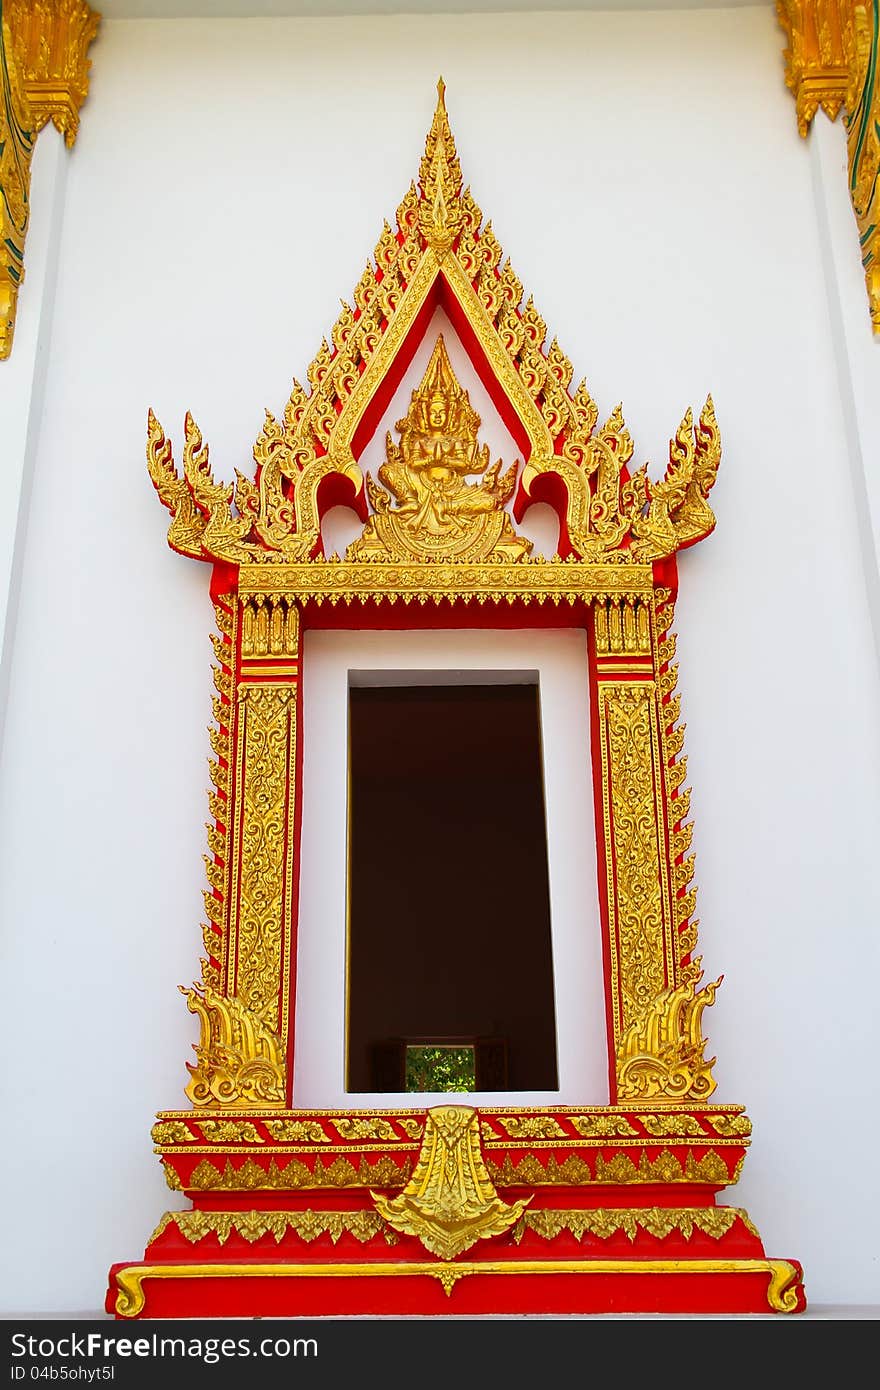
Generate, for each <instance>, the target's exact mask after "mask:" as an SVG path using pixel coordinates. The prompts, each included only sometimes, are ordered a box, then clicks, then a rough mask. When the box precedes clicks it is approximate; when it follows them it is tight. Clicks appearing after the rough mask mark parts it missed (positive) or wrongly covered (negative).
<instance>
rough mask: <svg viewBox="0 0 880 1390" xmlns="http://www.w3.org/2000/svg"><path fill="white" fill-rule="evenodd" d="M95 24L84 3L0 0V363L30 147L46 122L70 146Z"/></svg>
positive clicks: (6, 346)
mask: <svg viewBox="0 0 880 1390" xmlns="http://www.w3.org/2000/svg"><path fill="white" fill-rule="evenodd" d="M99 21H100V15H98V14H96V13H95V12H94V11H93V10H91V9H90V8H89V6H88V5H87V4H85V3H84V0H0V89H2V90H0V360H2V359H4V358H8V357H9V355H10V353H11V351H12V337H13V333H14V330H15V312H16V306H17V300H18V291H19V287H20V286H21V284H22V281H23V280H24V247H25V239H26V237H27V229H28V221H29V213H30V182H31V159H32V155H33V150H34V142H35V140H36V137H37V134H38V132H39V131H40V130H42V128H43V126H44V125H45V124H46V122H47V121H48V120H50V119H51V120H52V122H53V123H54V125H55V126H56V127H57V129H58V130H59V131H60V132H61V134H62V135H63V136H64V141H65V144H66V145H67V146H68V148H69V147H70V146H72V145H73V142H74V140H75V139H76V133H77V130H78V129H79V110H80V107H81V106H82V104H83V102H84V101H85V99H86V96H87V94H88V90H89V78H88V72H89V68H90V67H91V62H90V60H89V58H88V49H89V45H90V44H91V42H92V40H93V39H94V37H95V34H96V33H97V31H98V23H99Z"/></svg>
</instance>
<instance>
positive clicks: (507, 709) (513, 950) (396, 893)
mask: <svg viewBox="0 0 880 1390" xmlns="http://www.w3.org/2000/svg"><path fill="white" fill-rule="evenodd" d="M349 693H350V707H349V738H350V753H349V757H350V763H349V774H350V785H349V979H348V1083H347V1088H348V1090H349V1091H374V1090H375V1091H403V1090H404V1089H405V1084H406V1083H405V1079H404V1078H405V1074H406V1067H405V1061H404V1058H405V1049H406V1046H407V1044H409V1045H410V1046H412V1045H414V1044H418V1045H428V1046H429V1045H431V1044H435V1043H437V1044H444V1045H456V1044H457V1045H463V1046H468V1045H473V1047H474V1048H475V1056H476V1085H475V1089H476V1090H511V1091H528V1090H554V1089H556V1086H557V1063H556V1020H555V1011H554V995H553V964H552V956H551V942H550V905H549V889H548V878H547V835H546V824H545V815H544V791H543V776H542V767H541V740H540V719H539V705H538V687H537V685H536V684H503V685H497V684H496V685H395V686H378V687H375V686H373V687H371V686H353V687H352V688H351V690H350V692H349ZM411 1055H412V1054H411ZM420 1055H421V1054H420ZM445 1055H447V1056H449V1055H452V1054H449V1053H447V1054H445ZM411 1074H412V1068H410V1075H411Z"/></svg>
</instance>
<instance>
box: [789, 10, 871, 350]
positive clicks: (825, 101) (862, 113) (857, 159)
mask: <svg viewBox="0 0 880 1390" xmlns="http://www.w3.org/2000/svg"><path fill="white" fill-rule="evenodd" d="M776 13H777V16H778V18H779V22H780V24H781V25H782V28H783V29H784V30H785V34H786V37H787V39H788V47H787V49H786V51H785V62H786V71H785V82H786V85H787V86H788V88H789V89H790V91H791V92H792V93H793V94H794V98H795V103H796V109H797V122H798V130H799V131H800V133H801V135H803V136H806V135H807V132H808V131H809V128H810V125H811V123H812V120H813V117H814V116H815V114H816V112H817V111H818V109H819V108H820V107H821V108H822V110H823V111H824V112H825V114H826V115H827V116H828V118H829V119H830V120H832V121H833V120H836V118H837V115H838V113H839V112H840V111H841V110H842V111H843V113H844V118H843V119H844V125H845V126H846V132H847V150H848V176H849V189H850V197H851V200H852V205H853V211H854V213H855V216H856V222H857V223H858V228H859V241H860V244H861V252H862V265H863V266H864V271H865V282H866V286H867V290H868V303H869V307H870V312H871V323H872V326H873V329H874V332H875V333H880V72H878V61H880V0H777V3H776Z"/></svg>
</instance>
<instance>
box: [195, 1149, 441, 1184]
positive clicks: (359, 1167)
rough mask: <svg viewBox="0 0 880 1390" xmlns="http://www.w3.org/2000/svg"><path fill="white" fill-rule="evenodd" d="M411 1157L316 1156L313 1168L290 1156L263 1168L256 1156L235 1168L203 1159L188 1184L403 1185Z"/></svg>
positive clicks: (408, 1171) (227, 1162) (409, 1171)
mask: <svg viewBox="0 0 880 1390" xmlns="http://www.w3.org/2000/svg"><path fill="white" fill-rule="evenodd" d="M412 1166H413V1165H412V1160H411V1159H409V1158H406V1159H404V1160H403V1162H402V1163H401V1164H400V1165H398V1164H396V1163H394V1162H393V1161H392V1159H390V1158H387V1157H383V1158H380V1159H378V1160H377V1161H376V1162H375V1163H370V1162H368V1160H367V1159H366V1158H361V1159H360V1161H359V1162H358V1163H357V1164H356V1165H355V1164H354V1163H353V1162H352V1161H351V1160H350V1159H348V1158H334V1159H332V1160H331V1161H329V1162H328V1161H325V1160H322V1159H320V1158H318V1159H316V1161H315V1164H314V1167H312V1168H310V1167H309V1166H308V1164H306V1163H303V1162H302V1160H301V1159H297V1158H291V1159H289V1160H288V1161H287V1162H286V1163H282V1164H279V1163H278V1162H277V1161H276V1160H275V1159H274V1158H272V1159H270V1161H269V1163H268V1165H267V1166H266V1167H265V1168H263V1167H262V1166H261V1165H260V1164H259V1163H255V1162H254V1160H253V1159H251V1158H248V1159H245V1161H244V1163H242V1164H240V1165H239V1166H238V1167H236V1166H235V1165H234V1164H233V1163H232V1161H231V1160H230V1159H227V1160H226V1163H225V1165H224V1166H223V1168H217V1167H216V1166H215V1165H214V1164H213V1163H211V1162H209V1161H208V1160H207V1159H203V1160H202V1162H201V1163H198V1164H197V1165H196V1167H195V1168H194V1169H193V1172H192V1175H191V1177H190V1180H189V1182H188V1184H187V1187H188V1188H189V1189H190V1190H192V1191H194V1192H215V1191H216V1192H257V1191H286V1192H294V1191H299V1190H300V1189H301V1188H305V1187H328V1188H336V1187H403V1186H404V1185H405V1184H406V1183H407V1182H408V1181H409V1179H410V1176H411V1174H412Z"/></svg>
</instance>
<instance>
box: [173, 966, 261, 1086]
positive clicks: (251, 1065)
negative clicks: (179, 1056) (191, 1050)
mask: <svg viewBox="0 0 880 1390" xmlns="http://www.w3.org/2000/svg"><path fill="white" fill-rule="evenodd" d="M180 991H181V993H182V994H183V995H184V996H185V997H186V1003H187V1007H188V1009H189V1011H190V1013H193V1014H198V1017H199V1023H200V1025H201V1035H200V1037H199V1041H198V1042H197V1043H196V1044H195V1045H194V1046H195V1054H196V1064H195V1065H193V1064H192V1063H190V1062H188V1063H187V1070H188V1071H189V1072H190V1075H191V1080H190V1083H189V1085H188V1086H187V1088H186V1094H187V1095H188V1096H189V1098H190V1100H191V1101H192V1103H193V1105H218V1104H219V1105H224V1106H226V1105H228V1106H254V1105H257V1106H268V1105H281V1106H283V1105H284V1099H285V1096H284V1093H285V1085H286V1064H285V1053H284V1044H283V1042H282V1041H281V1039H280V1038H279V1037H278V1035H277V1034H276V1033H273V1032H272V1030H271V1029H270V1028H268V1027H267V1026H266V1024H265V1023H263V1021H262V1020H261V1019H260V1018H259V1016H258V1015H257V1014H255V1013H254V1012H253V1011H252V1010H250V1009H248V1008H246V1007H245V1005H244V1004H243V1003H242V1002H241V1000H240V999H237V998H235V996H230V997H225V996H223V995H220V994H216V993H215V992H214V990H212V989H211V988H210V987H209V986H207V985H206V986H204V988H203V989H202V990H201V991H199V990H198V989H197V988H196V987H193V988H192V989H186V988H185V987H184V986H183V985H181V987H180Z"/></svg>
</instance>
